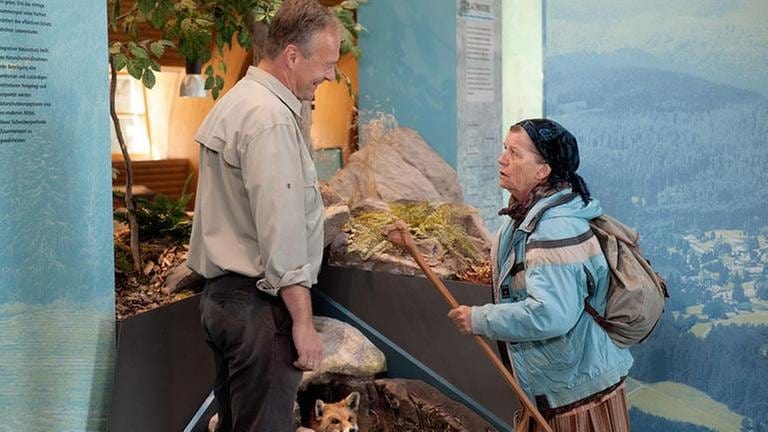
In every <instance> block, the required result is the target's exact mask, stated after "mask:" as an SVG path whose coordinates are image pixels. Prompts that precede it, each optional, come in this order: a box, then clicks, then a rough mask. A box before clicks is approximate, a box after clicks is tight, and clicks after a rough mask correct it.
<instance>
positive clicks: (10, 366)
mask: <svg viewBox="0 0 768 432" xmlns="http://www.w3.org/2000/svg"><path fill="white" fill-rule="evenodd" d="M3 8H4V9H5V10H11V11H14V13H11V12H7V11H5V12H4V15H2V16H3V17H5V16H6V15H8V16H10V17H11V18H14V17H15V19H18V20H19V22H18V23H11V24H9V23H8V22H7V21H6V22H5V23H4V24H3V25H2V27H4V28H13V29H22V30H25V31H26V32H9V31H3V32H2V34H1V36H0V37H1V39H0V45H2V46H4V47H23V48H29V49H47V50H48V52H44V51H38V52H36V53H34V57H37V58H38V59H37V60H30V59H27V60H18V59H11V60H9V59H8V58H7V56H6V58H4V59H0V65H2V66H3V72H4V73H6V74H7V71H8V70H9V69H8V67H9V65H22V66H34V67H36V70H34V71H32V70H31V69H29V70H22V71H21V72H19V73H18V74H17V75H22V74H23V75H28V74H36V75H39V76H44V77H45V79H41V80H33V79H29V78H28V77H17V78H9V77H2V78H0V82H3V83H5V84H8V85H14V84H19V83H22V82H23V83H38V84H46V87H45V88H42V87H38V88H36V89H30V90H29V92H28V93H29V95H28V96H27V95H22V94H21V93H23V92H21V91H19V92H18V93H19V94H18V95H17V96H5V97H3V102H7V103H9V104H17V103H22V104H25V103H38V102H42V103H44V104H45V103H50V104H49V105H47V106H46V105H39V106H32V107H30V106H27V107H22V106H19V105H7V104H3V106H1V107H0V111H3V114H2V116H0V117H1V118H2V119H3V120H9V121H10V120H17V121H23V120H29V121H32V120H34V121H36V123H29V124H28V125H26V126H24V129H26V130H27V131H26V132H25V133H23V134H3V135H2V137H3V138H7V137H9V136H11V135H16V136H17V138H18V139H19V140H22V139H23V141H22V142H18V141H5V142H3V143H1V144H0V245H2V247H0V329H2V331H1V332H0V389H2V390H1V391H0V418H2V419H3V420H2V426H0V429H3V430H19V431H21V430H24V431H54V430H55V431H80V430H103V429H104V428H105V427H106V416H107V412H108V406H107V405H108V400H109V397H108V392H109V389H110V387H111V382H112V364H113V357H114V355H113V349H114V281H113V257H112V221H111V219H112V217H111V172H110V149H109V126H108V123H107V120H108V110H107V103H108V94H107V90H108V70H107V60H106V59H107V51H106V44H107V34H106V9H105V8H106V4H105V3H104V2H96V3H94V2H93V1H88V0H71V1H68V2H45V1H28V2H21V1H18V2H15V3H11V4H9V3H4V5H3ZM15 12H19V14H16V13H15ZM24 12H36V13H38V14H39V15H36V16H34V18H33V19H34V20H36V21H39V22H42V23H43V24H22V23H21V21H22V20H24V19H30V16H29V15H21V13H24ZM9 53H10V52H9V51H7V50H6V51H5V52H4V53H3V54H4V55H7V54H9ZM13 54H14V56H18V55H19V54H18V53H13ZM40 59H47V60H40ZM7 75H11V74H7ZM5 88H8V87H7V86H6V87H5ZM19 110H21V111H24V110H31V111H33V112H34V114H8V111H14V112H15V111H19ZM41 122H44V123H41Z"/></svg>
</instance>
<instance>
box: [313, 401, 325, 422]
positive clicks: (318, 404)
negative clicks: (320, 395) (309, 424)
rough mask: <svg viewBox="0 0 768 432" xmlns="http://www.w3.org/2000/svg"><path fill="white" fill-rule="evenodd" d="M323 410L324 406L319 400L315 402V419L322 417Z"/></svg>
mask: <svg viewBox="0 0 768 432" xmlns="http://www.w3.org/2000/svg"><path fill="white" fill-rule="evenodd" d="M324 408H325V404H324V403H323V401H321V400H320V399H318V400H316V401H315V418H320V417H322V416H323V409H324Z"/></svg>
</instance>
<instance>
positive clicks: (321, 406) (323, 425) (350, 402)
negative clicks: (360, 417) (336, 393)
mask: <svg viewBox="0 0 768 432" xmlns="http://www.w3.org/2000/svg"><path fill="white" fill-rule="evenodd" d="M359 406H360V393H358V392H356V391H355V392H352V393H350V394H349V395H348V396H347V397H345V398H344V399H343V400H341V401H339V402H336V403H325V402H323V401H322V400H320V399H318V400H317V401H315V409H314V412H313V416H312V421H311V423H310V425H311V427H312V429H314V430H315V431H317V432H358V428H357V409H358V408H359Z"/></svg>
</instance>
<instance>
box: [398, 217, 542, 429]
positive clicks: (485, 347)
mask: <svg viewBox="0 0 768 432" xmlns="http://www.w3.org/2000/svg"><path fill="white" fill-rule="evenodd" d="M383 234H384V236H385V237H386V238H387V240H389V241H390V242H391V243H392V244H394V245H397V246H400V247H402V248H403V249H405V250H407V251H408V252H409V253H410V254H411V256H412V257H413V259H414V260H416V264H418V265H419V267H420V268H421V270H422V271H423V272H424V274H425V275H426V276H427V279H429V280H430V282H432V285H434V286H435V288H437V290H438V291H439V292H440V294H441V295H442V296H443V298H444V299H445V301H446V302H448V304H449V305H450V306H451V309H456V308H457V307H459V302H457V301H456V299H455V298H454V297H453V295H452V294H451V293H450V291H448V288H446V286H445V284H444V283H443V281H442V280H440V278H438V277H437V275H435V272H433V271H432V269H431V268H430V267H429V266H428V265H427V263H426V262H425V261H424V257H422V256H421V254H420V253H419V251H418V249H416V245H415V244H414V243H413V238H412V237H411V233H410V232H409V231H408V225H407V224H406V223H405V222H403V221H402V220H398V221H397V222H395V223H394V224H392V225H389V226H387V227H385V228H384V233H383ZM474 339H475V342H477V344H478V345H480V348H481V349H482V351H483V353H485V355H486V357H488V359H489V360H490V361H491V363H493V365H494V366H495V367H496V369H497V370H498V371H499V373H501V375H502V376H503V377H504V380H505V381H507V384H509V386H510V387H512V390H513V391H514V392H515V395H516V396H517V398H518V399H519V400H520V403H521V404H522V405H523V416H522V417H521V419H525V417H526V416H527V415H532V416H533V418H534V419H535V420H536V423H538V424H539V426H540V427H541V429H543V430H544V432H552V428H551V427H550V426H549V424H548V423H547V421H546V420H544V417H543V416H542V415H541V413H540V412H539V410H538V409H537V408H536V406H535V405H533V403H531V401H530V399H528V396H526V394H525V392H523V389H522V387H520V383H518V382H517V380H516V379H515V377H514V376H513V375H512V374H511V373H510V372H509V370H508V369H507V368H506V367H505V366H504V363H502V362H501V360H499V357H498V356H497V355H496V353H495V352H494V351H493V349H492V348H491V346H490V345H489V344H488V342H486V341H485V339H483V338H482V337H481V336H478V335H474ZM510 367H512V365H511V364H510ZM526 411H527V412H526ZM521 423H522V425H525V424H526V423H527V422H521ZM518 429H519V428H518Z"/></svg>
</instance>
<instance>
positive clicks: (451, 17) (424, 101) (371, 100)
mask: <svg viewBox="0 0 768 432" xmlns="http://www.w3.org/2000/svg"><path fill="white" fill-rule="evenodd" d="M358 19H359V22H360V24H362V25H363V26H364V27H365V28H366V29H367V30H368V32H367V33H363V34H362V35H361V36H360V48H361V49H362V52H363V56H362V58H361V59H360V66H359V74H360V96H359V109H360V124H361V125H363V124H364V123H365V122H366V121H367V120H369V119H371V118H376V117H377V115H378V113H379V112H383V113H388V114H393V115H394V116H395V117H396V118H397V121H398V123H399V125H400V126H403V127H408V128H411V129H414V130H416V131H418V132H419V133H420V134H421V135H422V137H424V139H425V140H426V141H427V143H428V144H429V145H430V146H431V147H432V148H433V149H435V150H436V151H437V152H438V153H439V154H440V156H442V157H443V159H445V160H446V161H447V162H448V163H449V164H450V165H451V166H453V167H454V169H455V168H456V3H455V1H453V0H451V1H446V0H419V1H412V0H384V1H381V0H378V1H376V0H375V1H371V2H370V3H368V4H366V5H365V6H363V7H361V8H360V10H359V16H358Z"/></svg>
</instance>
